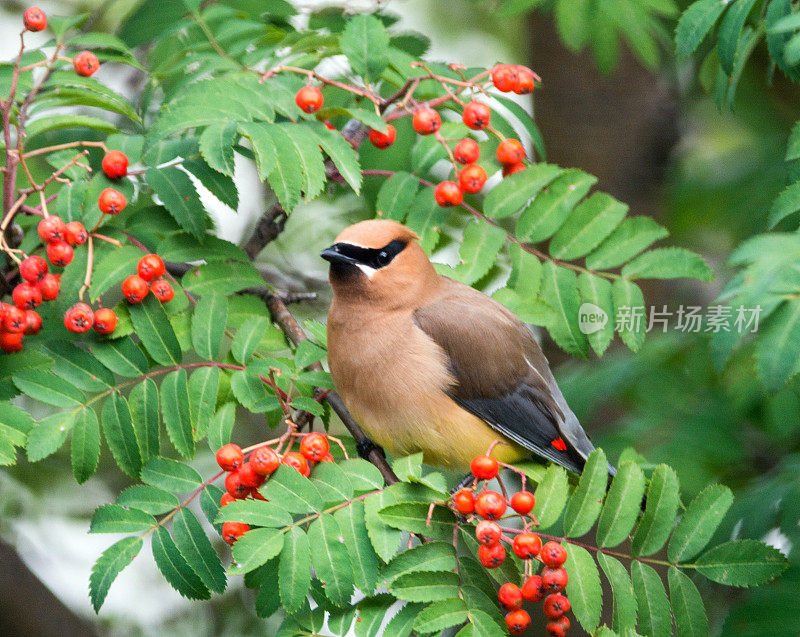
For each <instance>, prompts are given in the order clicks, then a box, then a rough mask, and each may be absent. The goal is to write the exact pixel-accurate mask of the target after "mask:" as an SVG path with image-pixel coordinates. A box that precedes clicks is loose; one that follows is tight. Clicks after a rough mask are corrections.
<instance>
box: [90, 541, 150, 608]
mask: <svg viewBox="0 0 800 637" xmlns="http://www.w3.org/2000/svg"><path fill="white" fill-rule="evenodd" d="M141 550H142V539H141V538H138V537H126V538H123V539H121V540H120V541H119V542H116V543H115V544H112V545H111V546H110V547H108V548H107V549H106V550H105V551H103V554H102V555H101V556H100V558H99V559H98V560H97V562H95V564H94V566H93V567H92V575H91V577H90V578H89V598H90V599H91V601H92V608H94V611H95V612H96V613H97V612H99V611H100V607H101V606H102V605H103V602H104V601H105V599H106V595H108V589H109V588H111V584H112V583H113V582H114V580H115V579H116V578H117V576H118V575H119V574H120V573H121V572H122V570H123V569H124V568H125V567H126V566H127V565H128V564H130V563H131V562H132V561H133V558H135V557H136V556H137V555H138V554H139V551H141Z"/></svg>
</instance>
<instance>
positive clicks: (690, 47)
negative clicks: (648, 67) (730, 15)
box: [675, 0, 728, 60]
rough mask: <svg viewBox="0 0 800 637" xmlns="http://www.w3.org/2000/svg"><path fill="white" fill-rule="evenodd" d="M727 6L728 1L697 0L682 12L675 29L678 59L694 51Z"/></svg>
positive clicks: (683, 58) (684, 57) (682, 58)
mask: <svg viewBox="0 0 800 637" xmlns="http://www.w3.org/2000/svg"><path fill="white" fill-rule="evenodd" d="M727 6H728V3H727V2H722V1H721V0H698V2H695V3H693V4H692V5H690V6H689V8H688V9H686V11H684V12H683V14H682V15H681V17H680V20H678V26H677V27H676V29H675V50H676V52H677V54H678V59H679V60H685V59H686V58H688V57H689V56H690V55H691V54H692V53H694V51H695V49H696V48H697V47H698V46H700V43H701V42H702V41H703V38H705V37H706V34H708V32H709V31H711V29H712V28H714V24H716V22H717V20H718V19H719V17H720V16H721V15H722V12H723V11H725V7H727Z"/></svg>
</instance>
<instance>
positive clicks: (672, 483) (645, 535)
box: [631, 464, 680, 556]
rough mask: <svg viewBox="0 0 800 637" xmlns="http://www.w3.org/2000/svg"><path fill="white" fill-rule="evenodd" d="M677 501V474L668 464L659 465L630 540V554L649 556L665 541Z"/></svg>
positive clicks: (678, 494)
mask: <svg viewBox="0 0 800 637" xmlns="http://www.w3.org/2000/svg"><path fill="white" fill-rule="evenodd" d="M679 504H680V487H679V485H678V476H677V474H676V473H675V471H674V469H672V468H671V467H669V466H667V465H665V464H660V465H658V466H657V467H656V468H655V470H654V471H653V475H652V476H651V477H650V485H649V486H648V487H647V505H646V506H645V510H644V514H643V515H642V518H641V519H640V520H639V525H638V526H637V527H636V533H635V534H634V536H633V540H632V541H631V553H632V554H633V555H636V556H640V555H650V554H652V553H655V552H656V551H658V550H659V549H660V548H661V547H662V546H664V543H665V542H666V541H667V538H668V537H669V534H670V532H671V531H672V525H673V523H674V522H675V514H676V513H677V511H678V505H679Z"/></svg>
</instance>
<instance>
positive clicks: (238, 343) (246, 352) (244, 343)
mask: <svg viewBox="0 0 800 637" xmlns="http://www.w3.org/2000/svg"><path fill="white" fill-rule="evenodd" d="M267 325H268V324H267V319H266V318H264V317H263V316H258V317H254V318H253V320H251V321H247V323H245V324H244V325H242V326H241V327H240V328H239V329H238V330H237V331H236V334H235V335H234V337H233V342H232V343H231V354H232V355H233V357H234V358H235V359H236V360H237V361H238V362H239V363H241V364H242V365H245V364H246V363H247V362H248V361H249V360H250V358H251V357H252V356H253V353H254V352H255V351H256V348H257V347H258V345H259V343H261V339H262V338H264V334H265V333H266V331H267ZM223 327H224V326H223Z"/></svg>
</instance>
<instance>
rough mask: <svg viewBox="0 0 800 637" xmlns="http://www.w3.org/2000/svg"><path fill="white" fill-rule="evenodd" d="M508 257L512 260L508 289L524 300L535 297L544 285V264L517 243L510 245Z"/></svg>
mask: <svg viewBox="0 0 800 637" xmlns="http://www.w3.org/2000/svg"><path fill="white" fill-rule="evenodd" d="M508 256H509V257H510V259H511V274H510V275H509V277H508V284H507V285H508V287H510V288H513V289H514V291H515V292H516V293H517V294H519V295H520V297H522V298H523V299H524V298H526V297H528V298H533V297H535V296H536V295H537V294H538V293H539V288H540V287H541V285H542V262H541V261H539V259H538V258H537V257H536V256H535V255H533V254H531V253H530V252H528V251H526V250H523V249H522V247H521V246H520V245H518V244H516V243H511V244H509V246H508Z"/></svg>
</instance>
